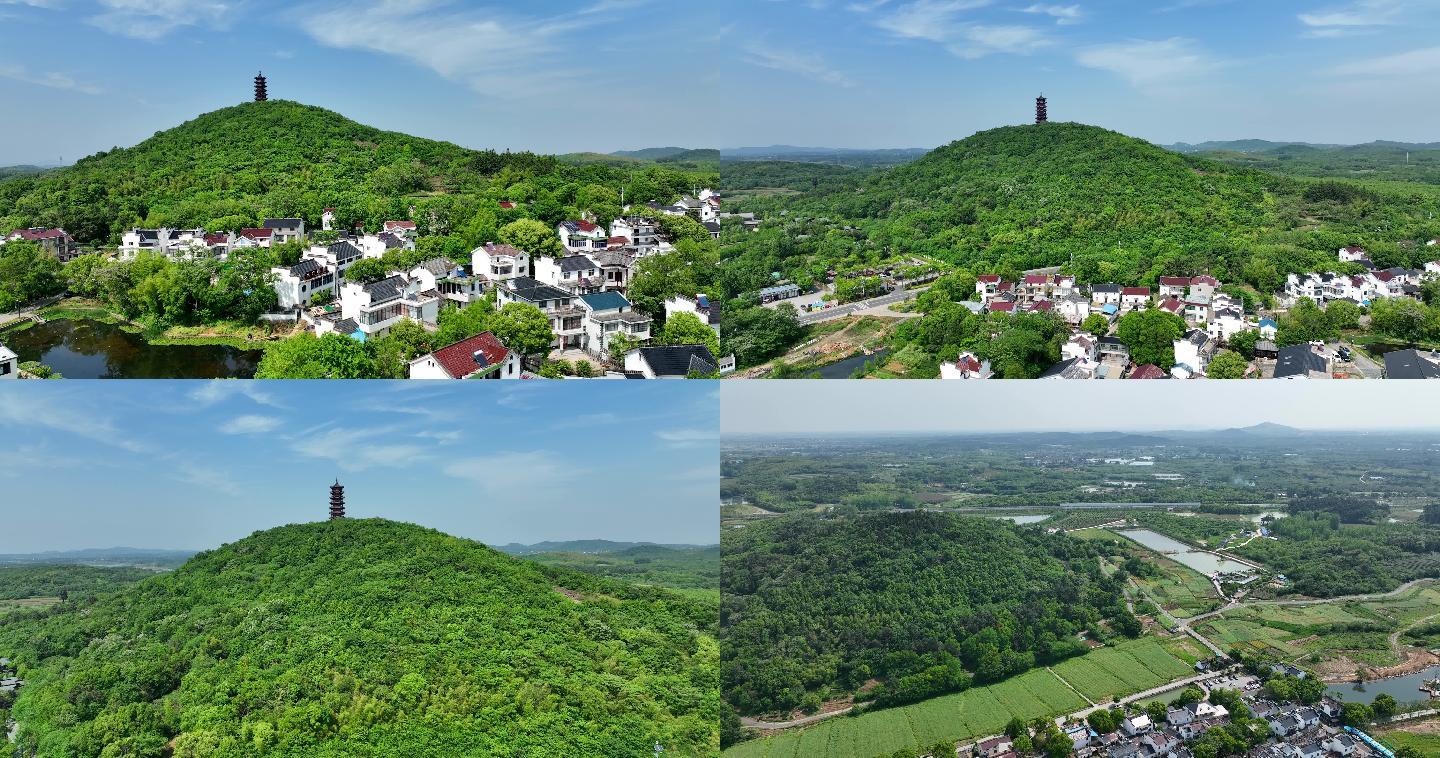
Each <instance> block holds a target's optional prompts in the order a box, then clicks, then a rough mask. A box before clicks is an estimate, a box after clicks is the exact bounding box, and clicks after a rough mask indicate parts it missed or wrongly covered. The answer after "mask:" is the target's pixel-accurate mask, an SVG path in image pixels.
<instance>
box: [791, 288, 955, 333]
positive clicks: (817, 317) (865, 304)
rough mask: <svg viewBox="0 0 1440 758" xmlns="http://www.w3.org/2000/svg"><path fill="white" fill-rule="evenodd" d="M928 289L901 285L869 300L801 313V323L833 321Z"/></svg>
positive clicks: (805, 324) (803, 324) (806, 324)
mask: <svg viewBox="0 0 1440 758" xmlns="http://www.w3.org/2000/svg"><path fill="white" fill-rule="evenodd" d="M927 289H930V288H929V287H917V288H916V289H913V290H912V289H906V288H904V287H901V288H900V289H898V290H895V291H894V292H890V293H887V294H884V295H881V296H880V297H872V298H870V299H869V300H859V301H856V302H853V303H847V304H845V305H838V306H836V307H834V308H826V309H825V310H823V311H813V312H811V313H802V314H800V325H801V326H809V325H811V324H818V323H820V322H822V321H832V320H834V319H837V318H843V317H845V316H849V315H852V314H855V313H858V312H860V311H864V310H869V309H871V308H875V307H881V306H886V305H890V304H891V303H898V302H900V301H902V300H909V299H910V298H912V297H914V296H915V295H918V294H920V293H921V292H924V291H925V290H927Z"/></svg>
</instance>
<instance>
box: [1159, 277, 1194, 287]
mask: <svg viewBox="0 0 1440 758" xmlns="http://www.w3.org/2000/svg"><path fill="white" fill-rule="evenodd" d="M1160 283H1161V284H1163V285H1165V286H1167V287H1186V286H1189V284H1190V277H1188V276H1162V277H1160Z"/></svg>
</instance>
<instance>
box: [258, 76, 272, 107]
mask: <svg viewBox="0 0 1440 758" xmlns="http://www.w3.org/2000/svg"><path fill="white" fill-rule="evenodd" d="M268 99H269V95H268V93H266V92H265V74H264V73H263V72H256V73H255V102H257V103H263V102H265V101H266V100H268Z"/></svg>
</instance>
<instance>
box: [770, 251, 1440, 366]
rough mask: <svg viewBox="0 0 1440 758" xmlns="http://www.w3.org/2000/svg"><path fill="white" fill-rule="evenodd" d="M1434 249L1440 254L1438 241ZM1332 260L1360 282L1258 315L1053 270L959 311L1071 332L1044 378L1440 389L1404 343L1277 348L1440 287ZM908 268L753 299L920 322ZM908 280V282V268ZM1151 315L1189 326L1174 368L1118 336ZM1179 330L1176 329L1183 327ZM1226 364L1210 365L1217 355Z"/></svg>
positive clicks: (968, 361) (1202, 285)
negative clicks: (1321, 326) (1034, 321)
mask: <svg viewBox="0 0 1440 758" xmlns="http://www.w3.org/2000/svg"><path fill="white" fill-rule="evenodd" d="M1428 245H1429V246H1430V247H1436V246H1440V239H1437V240H1431V241H1430V242H1429V243H1428ZM1337 261H1338V262H1339V263H1341V264H1349V266H1350V267H1352V268H1353V267H1360V268H1363V269H1364V272H1363V273H1356V274H1340V273H1332V272H1321V273H1306V274H1289V275H1288V277H1287V280H1286V284H1285V287H1284V290H1283V291H1282V292H1279V293H1276V295H1275V303H1276V306H1277V307H1276V308H1275V309H1274V310H1273V311H1264V310H1261V309H1260V308H1259V307H1258V306H1257V305H1255V304H1254V303H1252V304H1251V305H1250V307H1248V308H1247V305H1246V302H1245V301H1244V299H1242V297H1241V296H1240V295H1239V294H1238V293H1237V292H1236V290H1235V289H1234V288H1227V287H1225V285H1224V283H1222V282H1221V281H1220V280H1218V279H1216V278H1215V277H1212V276H1208V275H1204V274H1201V275H1196V276H1161V277H1159V280H1158V286H1157V287H1147V286H1123V285H1120V284H1115V283H1100V284H1089V285H1087V284H1082V283H1078V282H1076V280H1075V277H1074V276H1072V275H1068V274H1063V273H1059V272H1058V270H1057V269H1047V270H1045V271H1035V272H1027V273H1025V274H1023V275H1022V276H1020V278H1019V279H1018V280H1017V281H1009V280H1006V279H1005V278H1003V277H1002V276H1001V275H999V274H993V273H987V274H980V275H978V276H976V277H975V280H976V283H975V291H974V295H973V296H972V298H970V299H968V300H964V301H961V302H960V303H959V304H960V305H962V306H964V307H966V308H968V309H970V310H971V311H972V312H974V313H978V314H989V313H1007V314H1018V313H1054V314H1056V315H1057V316H1058V317H1059V318H1060V319H1062V320H1063V321H1064V323H1065V324H1066V325H1067V326H1068V327H1069V329H1070V337H1069V339H1068V340H1066V342H1065V343H1064V344H1063V346H1062V347H1061V351H1060V352H1061V355H1060V360H1059V361H1058V362H1056V363H1054V364H1053V365H1051V366H1050V367H1049V368H1048V369H1046V370H1044V371H1043V373H1041V374H1040V375H1039V376H1038V378H1041V379H1172V378H1173V379H1204V378H1256V379H1330V378H1336V379H1341V378H1366V379H1380V378H1387V379H1440V353H1437V352H1435V351H1431V350H1422V349H1417V348H1415V347H1407V346H1404V345H1401V344H1383V343H1382V344H1372V345H1370V346H1369V347H1370V348H1371V349H1373V350H1374V351H1375V352H1379V353H1381V354H1380V355H1379V356H1378V358H1379V359H1378V360H1377V359H1376V358H1377V356H1373V355H1369V354H1367V351H1366V350H1361V349H1357V348H1356V347H1355V346H1354V345H1349V344H1345V341H1344V340H1343V339H1339V338H1337V339H1330V340H1307V341H1305V342H1301V343H1298V344H1288V345H1284V346H1281V345H1280V344H1279V340H1278V337H1279V332H1280V329H1281V322H1280V314H1282V313H1285V312H1288V311H1290V310H1293V309H1295V308H1296V307H1297V306H1301V305H1302V303H1303V304H1313V305H1314V306H1316V307H1318V308H1319V309H1320V310H1321V311H1322V312H1324V311H1325V309H1327V308H1329V307H1330V306H1332V305H1333V304H1335V303H1345V304H1346V306H1344V307H1351V308H1352V309H1353V312H1354V313H1356V314H1357V316H1356V317H1357V319H1368V315H1367V316H1362V315H1360V314H1364V313H1365V311H1366V309H1369V308H1370V307H1371V306H1372V305H1373V304H1375V303H1377V302H1380V301H1382V300H1401V301H1411V302H1414V303H1419V302H1422V286H1423V285H1424V284H1425V283H1426V281H1428V280H1434V279H1436V278H1437V277H1440V260H1435V261H1431V262H1429V263H1426V264H1425V266H1424V268H1423V269H1407V268H1388V269H1380V268H1377V267H1376V266H1375V264H1374V263H1372V262H1371V260H1370V258H1369V254H1368V253H1367V252H1366V251H1365V250H1364V249H1363V248H1361V247H1358V246H1347V247H1345V248H1341V249H1339V250H1338V251H1337ZM921 263H923V262H921V261H910V262H907V263H906V264H905V265H903V266H898V267H895V266H892V267H889V268H887V269H885V270H883V271H879V272H876V273H877V274H878V275H877V276H863V277H862V276H860V274H857V275H856V277H859V278H862V279H865V280H866V281H869V282H870V284H869V285H868V288H867V290H866V291H864V292H862V293H861V296H862V297H864V298H866V299H863V300H859V301H857V302H853V303H850V304H845V305H837V304H836V303H835V302H834V298H835V296H834V294H827V293H831V292H838V291H839V290H840V289H841V287H840V282H841V281H844V280H846V278H845V277H843V276H841V277H837V278H836V283H835V284H834V285H827V286H826V287H825V288H822V289H821V290H820V291H819V292H817V293H805V292H803V291H802V290H801V288H800V287H798V286H797V285H795V284H793V283H780V284H776V285H773V286H771V287H767V288H765V289H763V290H761V291H760V292H759V293H758V297H759V300H760V302H761V303H762V304H763V305H766V306H769V307H775V306H776V305H778V304H780V303H783V302H790V303H793V304H796V307H797V309H799V310H800V311H801V315H800V319H801V323H802V324H816V323H820V322H821V321H825V320H831V319H835V318H839V317H842V316H848V315H875V316H896V317H901V318H905V317H913V316H915V315H918V314H915V313H912V312H907V310H906V304H907V302H908V301H909V300H911V299H912V298H914V297H915V296H917V295H918V294H920V293H921V292H923V291H924V290H925V289H926V287H925V286H924V285H925V284H926V283H928V282H929V281H931V280H933V279H935V278H936V277H938V276H939V274H938V272H937V271H935V270H933V269H926V268H925V267H923V266H922V265H920V264H921ZM902 269H903V270H904V271H907V272H910V273H908V275H907V274H902V273H901V270H902ZM862 273H863V272H862ZM1149 310H1155V311H1160V312H1164V313H1168V314H1172V315H1173V316H1175V317H1176V318H1177V319H1180V320H1181V321H1183V324H1184V329H1183V330H1182V333H1181V334H1179V336H1177V337H1175V338H1174V339H1173V340H1171V341H1170V347H1171V348H1172V349H1173V355H1174V360H1173V364H1172V365H1169V366H1161V365H1156V363H1154V362H1148V361H1144V360H1137V358H1136V356H1135V355H1134V354H1133V353H1134V352H1137V351H1135V350H1134V349H1133V348H1134V345H1132V344H1127V341H1126V340H1125V339H1122V337H1121V336H1120V334H1119V332H1120V322H1121V320H1122V319H1123V318H1124V317H1125V316H1127V315H1128V314H1132V313H1137V312H1143V311H1149ZM1176 323H1179V322H1176ZM1222 355H1223V356H1224V357H1223V358H1222V359H1221V360H1222V362H1224V363H1225V364H1226V365H1225V367H1224V368H1223V369H1221V368H1219V367H1218V366H1215V367H1212V362H1213V361H1214V360H1215V359H1216V358H1217V356H1222ZM995 376H996V372H995V371H993V370H992V368H991V364H990V361H988V360H985V359H984V358H983V357H981V356H979V355H977V354H976V353H975V352H973V351H961V352H960V353H959V354H958V355H953V356H946V358H945V360H943V362H941V363H940V374H939V378H941V379H989V378H993V377H995Z"/></svg>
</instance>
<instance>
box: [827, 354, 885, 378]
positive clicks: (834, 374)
mask: <svg viewBox="0 0 1440 758" xmlns="http://www.w3.org/2000/svg"><path fill="white" fill-rule="evenodd" d="M889 353H890V350H889V348H886V349H884V350H876V351H875V352H873V353H871V354H870V355H866V354H864V353H860V354H858V355H852V356H850V357H849V358H846V359H845V360H842V361H836V362H834V363H830V364H827V365H824V366H821V367H820V368H819V369H817V371H819V372H820V378H821V379H849V378H850V375H851V374H853V373H855V369H858V368H860V367H861V366H864V365H865V363H866V362H867V361H877V362H881V361H884V360H885V356H886V355H888V354H889Z"/></svg>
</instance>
